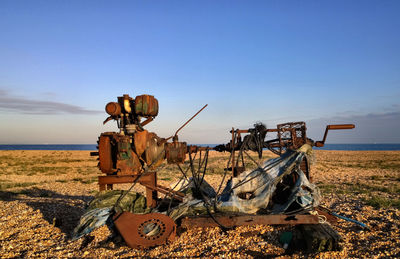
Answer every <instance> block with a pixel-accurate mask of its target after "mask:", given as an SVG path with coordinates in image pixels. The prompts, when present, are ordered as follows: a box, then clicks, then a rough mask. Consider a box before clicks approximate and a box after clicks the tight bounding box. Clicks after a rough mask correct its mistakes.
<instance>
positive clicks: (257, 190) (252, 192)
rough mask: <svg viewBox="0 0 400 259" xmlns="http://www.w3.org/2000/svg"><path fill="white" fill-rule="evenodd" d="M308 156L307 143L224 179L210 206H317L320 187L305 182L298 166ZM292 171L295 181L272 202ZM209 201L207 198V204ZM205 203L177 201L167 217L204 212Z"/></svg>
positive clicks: (259, 209)
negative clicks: (283, 197) (284, 196)
mask: <svg viewBox="0 0 400 259" xmlns="http://www.w3.org/2000/svg"><path fill="white" fill-rule="evenodd" d="M311 155H312V148H311V146H309V145H307V144H306V145H303V146H302V147H301V148H300V149H298V150H296V151H293V150H288V151H287V152H286V153H285V154H283V155H282V156H280V157H278V158H273V159H269V160H267V161H265V162H264V163H263V165H262V167H261V168H257V169H255V170H251V171H245V172H243V173H241V174H240V175H239V176H238V177H235V178H232V179H231V180H229V181H228V182H227V184H226V186H225V188H224V190H223V192H222V194H221V195H220V196H218V197H217V198H216V203H215V206H211V207H210V209H211V210H212V211H214V208H216V210H217V211H221V212H240V213H245V214H256V213H257V214H281V213H290V212H293V209H296V212H301V211H302V210H306V209H310V208H313V207H316V206H318V204H319V201H320V193H319V189H318V187H316V186H315V185H314V184H312V183H310V182H309V181H308V179H307V177H306V175H305V174H304V172H303V171H302V170H301V169H300V163H301V162H302V160H303V159H304V156H307V157H309V156H311ZM310 160H311V159H310ZM292 174H295V176H294V179H296V181H295V182H294V183H293V185H292V186H290V188H291V189H290V193H289V195H288V197H287V199H286V200H285V201H284V202H283V203H281V204H279V203H275V204H272V202H271V199H272V197H273V195H274V192H275V191H276V189H277V185H278V183H280V182H281V181H282V180H283V178H284V177H286V176H288V175H291V176H292ZM211 202H212V200H209V201H208V202H207V203H211ZM204 206H205V203H204V202H203V201H201V200H190V201H187V202H184V203H182V204H180V205H179V206H178V207H177V208H175V209H174V210H173V211H172V213H171V214H170V216H171V217H172V218H173V219H175V220H176V219H177V218H180V217H181V216H185V215H197V214H203V213H206V209H205V207H204ZM202 212H203V213H202Z"/></svg>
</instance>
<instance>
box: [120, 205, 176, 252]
mask: <svg viewBox="0 0 400 259" xmlns="http://www.w3.org/2000/svg"><path fill="white" fill-rule="evenodd" d="M114 224H115V226H116V227H117V229H118V231H119V233H120V234H121V236H122V237H123V238H124V240H125V242H126V243H127V244H128V246H129V247H131V248H136V249H143V248H149V247H153V246H158V245H162V244H165V243H166V242H167V241H168V240H173V239H174V238H175V233H176V225H175V222H174V221H173V220H172V219H171V218H170V217H168V216H166V215H164V214H160V213H149V214H133V213H130V212H123V213H121V214H118V215H116V216H115V217H114Z"/></svg>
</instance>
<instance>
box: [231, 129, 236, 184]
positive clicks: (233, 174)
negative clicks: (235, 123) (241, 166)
mask: <svg viewBox="0 0 400 259" xmlns="http://www.w3.org/2000/svg"><path fill="white" fill-rule="evenodd" d="M235 139H236V132H235V129H234V128H233V127H232V142H231V149H232V152H231V156H232V176H233V177H236V173H235V168H236V164H235Z"/></svg>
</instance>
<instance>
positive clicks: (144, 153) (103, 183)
mask: <svg viewBox="0 0 400 259" xmlns="http://www.w3.org/2000/svg"><path fill="white" fill-rule="evenodd" d="M206 106H207V105H205V106H204V107H203V108H202V109H201V110H199V111H198V112H197V113H196V114H195V115H194V116H193V117H192V118H190V119H189V120H188V121H187V122H186V123H185V124H184V125H183V126H182V127H180V128H179V129H178V130H177V131H176V133H175V134H174V135H173V136H171V137H168V138H161V137H159V136H157V134H156V133H154V132H148V131H147V130H146V129H144V126H145V125H147V124H148V123H150V122H151V121H152V120H153V119H154V118H155V117H156V116H157V115H158V101H157V99H156V98H154V96H151V95H140V96H137V97H136V98H135V99H133V98H131V97H130V96H129V95H123V96H121V97H118V101H117V102H110V103H108V104H107V105H106V107H105V110H106V112H107V113H108V114H109V117H108V118H107V119H106V120H105V121H104V124H105V123H107V122H108V121H110V120H115V121H116V122H117V125H118V128H119V132H105V133H102V134H101V135H100V137H99V140H98V152H92V153H91V155H94V156H98V157H99V158H98V159H99V164H98V167H99V169H100V170H101V172H102V173H104V174H105V176H99V179H98V180H99V186H100V190H105V189H112V188H113V185H114V184H120V183H133V185H132V187H133V186H134V184H136V183H139V184H141V185H143V186H144V187H145V189H146V203H147V206H148V207H149V208H156V207H157V206H159V205H160V202H161V199H159V197H158V193H162V194H164V195H165V197H167V196H169V197H170V199H171V201H172V200H174V202H177V203H179V202H181V201H183V199H184V197H185V194H184V193H181V192H179V191H176V190H174V189H173V188H168V187H164V186H161V185H159V184H158V183H157V168H158V167H159V166H160V165H161V164H162V163H163V162H164V161H165V160H166V161H167V163H168V164H176V165H178V168H179V170H180V171H181V172H182V174H185V173H186V172H187V171H188V170H184V169H182V167H181V165H182V164H183V163H184V162H185V159H186V158H187V157H189V168H190V169H191V171H192V175H193V177H194V178H195V179H196V177H197V179H199V178H204V174H205V173H206V169H207V159H208V151H209V150H216V151H220V152H223V151H227V152H230V153H231V155H230V158H229V161H228V165H227V168H226V170H225V171H226V172H229V171H231V172H232V177H237V176H238V175H240V173H242V172H243V171H244V170H245V163H244V155H247V157H248V158H250V159H251V160H252V161H253V162H254V163H255V164H258V162H257V161H255V159H254V158H252V157H251V156H250V155H249V154H248V152H247V151H249V150H251V151H255V152H257V153H258V156H259V159H261V157H262V154H263V150H265V149H269V150H270V151H272V152H273V153H275V154H277V155H282V154H284V153H285V152H286V151H287V150H295V149H298V148H299V147H301V146H302V145H303V144H309V145H311V146H317V147H322V146H324V142H325V140H326V136H327V133H328V130H336V129H352V128H354V125H353V124H341V125H328V126H327V128H326V131H325V135H324V138H323V140H322V141H316V142H314V141H313V140H311V139H310V138H307V136H306V129H307V128H306V124H305V122H290V123H284V124H279V125H277V128H273V129H268V128H266V127H265V126H264V125H263V124H256V125H254V128H251V129H247V130H240V129H234V128H232V130H231V131H230V133H231V140H230V142H229V143H227V144H222V145H218V146H216V147H213V148H211V147H199V146H193V145H187V144H186V142H179V141H178V132H179V131H180V130H181V129H182V128H183V127H184V126H185V125H186V124H187V123H189V122H190V121H191V120H192V119H193V118H194V117H195V116H196V115H197V114H199V113H200V112H201V111H202V110H203V109H204V108H205V107H206ZM271 132H272V133H276V138H273V139H269V140H266V135H267V133H271ZM171 139H172V141H171V142H169V140H171ZM202 151H204V152H205V155H204V156H202V155H201V152H202ZM235 152H237V153H235ZM195 153H196V154H197V153H200V159H199V158H198V159H199V163H198V164H199V165H198V169H197V170H194V169H193V161H194V159H195V156H194V157H193V156H192V155H193V154H195ZM196 154H195V155H196ZM236 154H237V155H236ZM200 169H201V170H200ZM301 169H302V170H303V171H304V172H305V174H306V176H307V178H309V179H310V178H311V175H310V170H309V162H308V161H307V159H306V158H304V160H303V161H302V164H301ZM200 171H202V175H200V174H201V173H200ZM195 173H197V176H196V175H195ZM195 176H196V177H195ZM224 177H225V176H224ZM289 180H290V179H289ZM132 187H131V188H132ZM120 198H121V197H120ZM210 216H211V217H197V218H195V219H191V218H185V219H183V220H182V221H181V222H180V223H181V225H182V226H214V225H216V224H217V225H218V224H221V223H222V224H223V225H224V226H237V225H249V224H310V223H311V224H317V223H318V217H315V216H314V215H296V217H293V218H288V217H287V216H285V215H240V216H237V217H232V216H224V215H220V216H218V218H216V217H217V216H213V215H212V214H210ZM113 219H114V222H115V226H116V227H117V229H118V231H119V232H120V234H121V235H122V236H123V237H124V239H125V241H126V242H127V244H128V245H129V246H130V247H134V248H138V247H142V248H143V247H151V246H154V245H159V244H162V243H165V242H166V241H167V240H171V239H173V237H174V236H175V228H176V225H175V222H174V221H173V220H172V219H171V218H169V217H168V216H166V215H164V214H160V213H149V214H139V215H136V214H132V213H129V212H123V213H117V214H116V215H114V217H113ZM148 225H152V226H154V225H156V227H157V228H158V232H157V233H158V234H156V235H148V234H147V232H146V228H147V226H148Z"/></svg>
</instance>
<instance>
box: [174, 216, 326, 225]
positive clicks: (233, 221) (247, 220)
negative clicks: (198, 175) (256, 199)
mask: <svg viewBox="0 0 400 259" xmlns="http://www.w3.org/2000/svg"><path fill="white" fill-rule="evenodd" d="M214 217H215V219H216V220H218V222H220V223H221V224H223V225H224V226H226V227H235V226H251V225H298V224H319V218H318V216H317V215H291V216H288V215H282V214H279V215H241V216H237V215H234V216H217V215H214ZM181 226H182V227H184V228H190V227H216V226H218V225H217V224H216V223H215V221H214V220H212V219H210V218H209V217H204V216H203V217H198V216H196V217H186V218H184V219H182V223H181Z"/></svg>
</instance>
